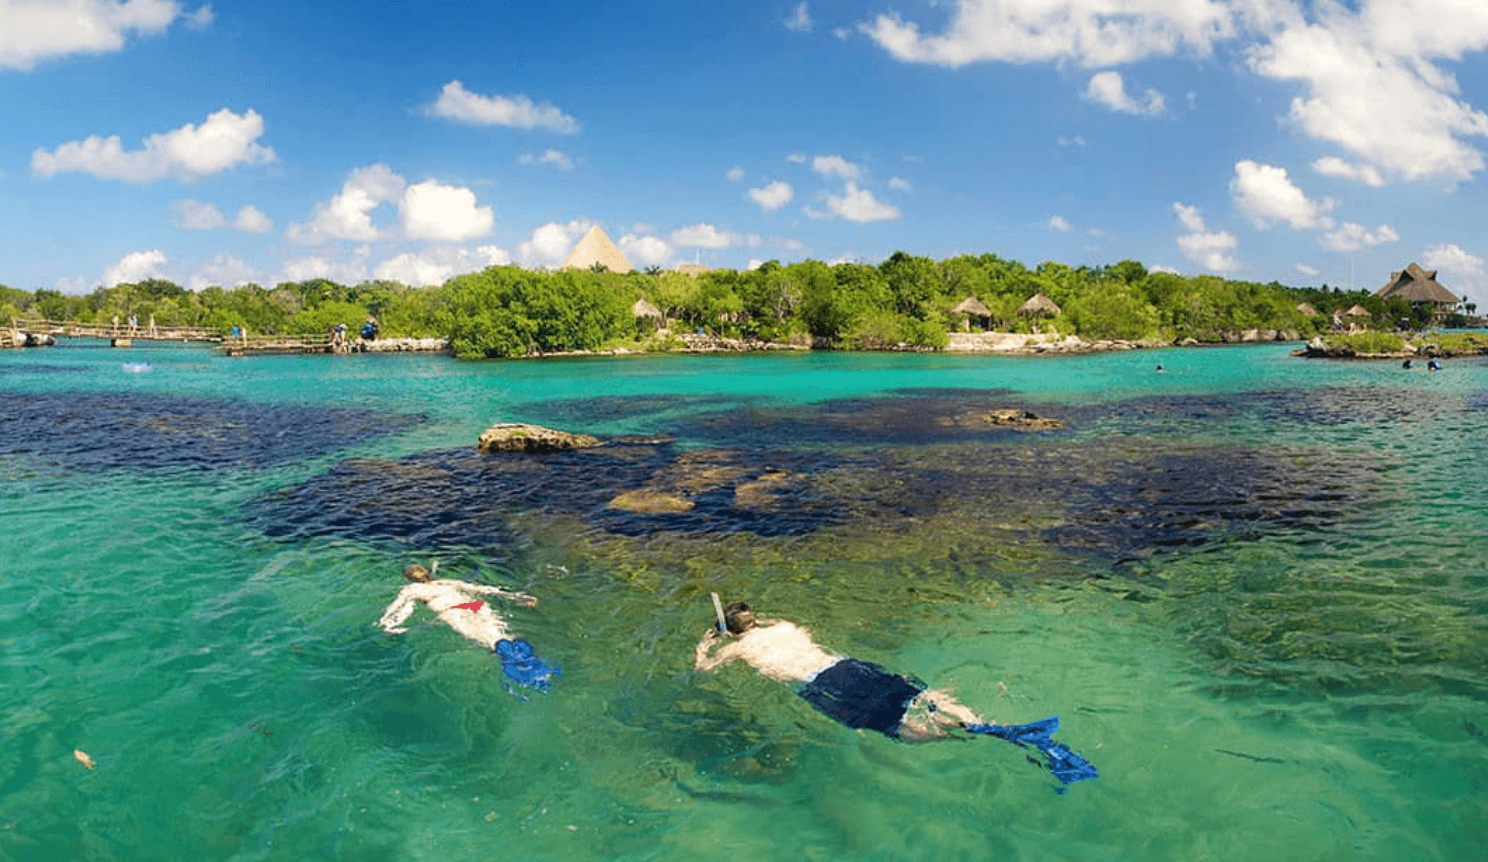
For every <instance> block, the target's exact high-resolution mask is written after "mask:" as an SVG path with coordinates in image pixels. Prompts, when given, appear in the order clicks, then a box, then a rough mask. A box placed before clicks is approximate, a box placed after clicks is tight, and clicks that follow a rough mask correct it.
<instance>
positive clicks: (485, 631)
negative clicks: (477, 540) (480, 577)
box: [377, 561, 557, 691]
mask: <svg viewBox="0 0 1488 862" xmlns="http://www.w3.org/2000/svg"><path fill="white" fill-rule="evenodd" d="M438 571H439V563H438V561H435V563H434V564H433V568H432V569H426V568H424V567H423V566H420V565H418V564H417V563H415V564H413V565H410V566H407V567H406V568H404V569H403V577H405V578H407V579H408V584H407V585H406V586H404V587H403V589H402V590H401V591H399V593H398V597H397V598H395V599H393V601H392V603H391V604H389V605H388V606H387V609H386V610H384V611H383V612H382V618H381V619H379V620H378V621H377V625H379V626H381V627H382V629H383V631H385V632H387V633H389V634H403V633H405V632H407V631H408V629H407V628H404V627H403V623H405V622H407V620H408V618H409V617H410V616H412V615H413V612H414V611H415V610H417V609H418V606H419V605H420V604H424V605H427V606H428V607H429V610H431V611H433V612H434V614H435V616H436V617H438V619H439V621H440V622H442V623H444V624H445V625H447V626H449V627H450V628H452V629H454V630H455V631H456V632H458V633H459V634H461V635H463V636H465V637H466V638H468V639H469V640H472V641H475V642H476V643H478V644H480V645H481V646H482V647H484V648H486V649H488V650H491V651H492V652H494V653H496V655H497V656H498V658H499V659H500V661H501V671H502V673H504V674H506V676H507V677H508V678H509V679H511V680H512V681H513V682H516V683H519V684H520V685H524V686H527V687H529V688H536V689H539V690H544V691H545V690H547V688H548V686H549V685H550V684H551V683H552V679H553V676H554V675H556V674H557V670H555V669H554V668H551V667H549V666H548V665H547V664H545V663H544V662H543V661H542V659H539V658H538V657H537V656H536V654H534V653H533V651H532V645H531V644H529V643H528V642H527V641H526V640H524V639H522V638H513V637H512V636H511V633H510V631H509V630H508V629H507V624H506V620H505V619H503V618H502V617H501V616H500V615H498V614H497V613H496V612H495V611H493V610H492V609H491V606H490V605H489V604H487V603H486V602H485V601H483V600H481V599H478V598H476V596H497V597H499V598H503V599H506V600H508V601H512V602H515V603H516V604H517V605H518V606H519V607H524V608H535V607H537V599H536V598H535V597H534V596H529V595H527V594H526V593H521V592H516V591H514V590H507V589H504V588H502V587H493V586H490V585H488V584H473V583H470V582H468V581H456V580H452V579H447V578H440V579H438V580H435V579H434V575H435V574H436V573H437V572H438Z"/></svg>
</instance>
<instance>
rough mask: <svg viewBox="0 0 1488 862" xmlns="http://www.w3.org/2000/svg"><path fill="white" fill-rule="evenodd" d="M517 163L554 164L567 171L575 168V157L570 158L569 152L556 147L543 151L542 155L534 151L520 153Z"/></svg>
mask: <svg viewBox="0 0 1488 862" xmlns="http://www.w3.org/2000/svg"><path fill="white" fill-rule="evenodd" d="M517 164H519V165H552V166H553V167H555V168H558V169H560V170H565V171H571V170H573V159H570V158H569V157H568V154H567V153H565V152H563V151H562V150H554V149H548V150H544V151H543V153H542V155H534V154H532V153H523V154H522V155H520V156H518V157H517Z"/></svg>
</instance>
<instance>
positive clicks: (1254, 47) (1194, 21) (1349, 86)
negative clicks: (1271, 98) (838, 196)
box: [859, 0, 1488, 184]
mask: <svg viewBox="0 0 1488 862" xmlns="http://www.w3.org/2000/svg"><path fill="white" fill-rule="evenodd" d="M925 5H927V6H929V7H932V8H933V7H936V6H947V5H952V4H949V3H934V2H932V3H929V4H925ZM953 6H954V12H953V13H952V15H951V16H950V18H949V21H948V22H944V23H937V24H934V25H931V24H921V23H918V22H915V21H910V20H906V19H905V18H904V17H903V16H902V15H901V14H899V13H894V12H889V13H884V14H879V15H877V16H876V17H874V18H873V19H872V20H871V21H868V22H865V23H863V24H861V25H859V30H860V31H861V32H863V33H865V34H867V35H868V36H869V37H870V38H871V39H872V40H873V41H875V42H876V43H877V44H878V45H879V46H880V47H881V48H883V49H884V50H885V51H886V52H888V53H889V55H890V56H892V57H894V58H895V59H898V60H900V61H902V62H906V63H928V64H935V65H940V66H946V67H957V66H963V65H966V64H968V63H976V62H1005V63H1035V62H1037V63H1050V64H1057V65H1061V66H1063V65H1067V64H1073V65H1077V66H1083V67H1086V68H1091V69H1111V68H1112V67H1116V66H1122V65H1126V64H1132V63H1136V62H1138V61H1141V60H1147V59H1153V58H1162V57H1173V56H1178V55H1192V56H1196V57H1199V58H1204V57H1208V56H1210V55H1211V54H1212V53H1213V51H1214V49H1215V47H1216V46H1217V45H1219V44H1221V43H1225V44H1227V45H1228V46H1230V48H1231V50H1232V52H1233V54H1235V55H1236V56H1239V57H1242V58H1243V60H1244V63H1245V68H1247V69H1249V71H1251V72H1253V73H1254V74H1256V75H1259V76H1261V77H1263V78H1267V79H1271V80H1274V81H1283V82H1287V83H1288V84H1290V85H1292V86H1294V87H1295V97H1294V98H1293V99H1292V102H1291V106H1290V120H1291V124H1292V128H1294V129H1295V130H1296V131H1299V132H1300V133H1302V134H1304V135H1306V136H1308V137H1311V138H1314V139H1317V140H1321V141H1327V142H1330V143H1332V144H1335V145H1336V146H1338V147H1340V148H1342V149H1343V150H1345V151H1347V152H1348V153H1349V154H1351V155H1352V156H1353V157H1354V159H1355V161H1356V162H1357V164H1355V165H1354V166H1353V167H1352V168H1350V170H1349V173H1348V176H1349V177H1350V178H1352V179H1356V180H1357V181H1360V182H1364V183H1366V184H1373V183H1374V181H1375V177H1374V176H1373V175H1371V174H1369V173H1367V172H1366V171H1365V170H1364V168H1371V169H1373V170H1374V171H1376V172H1377V174H1378V176H1379V179H1380V181H1383V179H1385V178H1401V179H1404V180H1408V181H1410V180H1421V179H1427V178H1434V177H1444V178H1447V179H1449V180H1452V181H1464V180H1466V179H1469V178H1471V177H1472V176H1473V175H1474V174H1476V173H1478V172H1479V171H1481V170H1482V169H1483V167H1484V158H1483V152H1482V149H1481V147H1482V144H1481V139H1482V138H1484V137H1488V114H1485V113H1484V112H1483V111H1482V110H1479V109H1478V108H1476V107H1474V106H1473V105H1472V104H1471V102H1470V101H1469V100H1468V98H1467V97H1466V95H1465V93H1466V92H1473V91H1472V90H1471V88H1465V87H1464V86H1463V85H1462V84H1461V83H1459V82H1458V80H1457V78H1456V76H1455V75H1454V74H1453V73H1452V71H1451V66H1450V65H1449V64H1457V63H1460V62H1461V61H1462V60H1463V58H1464V56H1465V55H1468V54H1472V53H1476V52H1481V51H1483V50H1484V49H1485V48H1488V3H1484V2H1480V0H1347V2H1344V0H955V2H954V4H953ZM928 14H931V15H936V14H939V13H936V12H931V13H928ZM1091 83H1092V85H1095V84H1096V83H1097V82H1096V81H1095V80H1092V82H1091ZM1110 83H1113V82H1108V84H1107V85H1106V86H1107V87H1108V88H1109V87H1110ZM1115 92H1116V91H1115V90H1114V89H1107V90H1102V89H1101V88H1100V87H1099V86H1096V87H1095V93H1093V94H1092V95H1093V96H1094V97H1100V96H1101V95H1102V94H1103V93H1105V94H1107V95H1114V94H1115ZM1190 98H1192V96H1190ZM1135 103H1136V104H1138V105H1141V104H1144V103H1143V102H1142V100H1136V102H1135ZM1145 104H1148V105H1150V104H1151V102H1150V101H1149V102H1146V103H1145ZM1386 118H1399V119H1401V120H1402V121H1404V118H1409V119H1408V122H1409V131H1408V132H1403V130H1402V127H1401V126H1400V125H1399V123H1396V122H1389V121H1387V120H1386ZM1339 167H1340V166H1339V165H1337V164H1332V165H1331V166H1330V168H1339Z"/></svg>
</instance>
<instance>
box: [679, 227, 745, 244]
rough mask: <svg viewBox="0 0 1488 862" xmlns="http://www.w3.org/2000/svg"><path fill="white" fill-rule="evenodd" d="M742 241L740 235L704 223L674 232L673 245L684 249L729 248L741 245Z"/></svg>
mask: <svg viewBox="0 0 1488 862" xmlns="http://www.w3.org/2000/svg"><path fill="white" fill-rule="evenodd" d="M741 241H742V237H740V236H739V235H738V234H734V233H729V232H728V231H721V230H719V229H718V228H716V227H714V226H713V225H711V224H707V223H704V222H699V223H698V224H695V225H690V226H688V227H682V228H677V229H676V230H674V231H672V245H675V246H682V247H684V248H728V247H729V246H731V245H739V244H740V243H741Z"/></svg>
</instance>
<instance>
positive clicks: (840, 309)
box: [0, 252, 1469, 359]
mask: <svg viewBox="0 0 1488 862" xmlns="http://www.w3.org/2000/svg"><path fill="white" fill-rule="evenodd" d="M1361 311H1362V313H1361ZM1351 312H1352V316H1350V313H1351ZM1364 314H1367V315H1368V316H1367V317H1364ZM1457 317H1460V320H1456V321H1453V320H1448V321H1446V323H1447V325H1453V324H1454V322H1455V324H1456V325H1464V324H1466V323H1468V322H1469V319H1468V318H1465V317H1461V316H1457ZM131 318H133V319H134V320H136V321H139V322H140V324H139V325H141V326H142V325H144V324H143V322H144V321H147V320H149V321H152V322H154V323H155V324H156V325H158V326H160V327H200V328H207V329H214V330H216V331H219V332H222V333H227V332H230V331H233V330H234V328H237V331H242V332H249V333H252V334H253V335H255V336H260V337H267V336H275V337H282V338H284V339H285V340H286V341H288V340H289V339H292V338H295V337H301V338H305V339H312V340H313V339H317V338H324V337H327V336H328V334H329V333H331V332H332V331H333V330H334V329H335V328H336V327H337V325H338V324H344V325H345V326H347V327H349V328H350V329H351V330H352V331H353V332H355V331H356V330H357V327H358V326H359V325H360V324H361V322H362V321H364V320H367V319H368V318H375V319H376V321H377V325H378V328H379V334H378V336H377V337H376V339H373V340H370V341H368V342H367V344H366V345H363V346H364V347H365V348H366V349H367V351H368V352H391V351H402V350H422V351H429V350H442V351H447V352H449V353H452V354H454V355H455V356H456V357H459V358H461V359H494V358H520V357H540V356H572V355H596V354H599V355H604V354H627V353H655V352H689V353H705V352H736V351H755V350H811V349H818V350H820V349H830V350H850V351H946V352H954V353H1000V354H1060V353H1090V352H1099V351H1111V350H1131V349H1140V348H1148V347H1160V346H1163V347H1165V346H1170V345H1202V344H1234V343H1257V342H1267V341H1309V344H1310V345H1311V344H1314V343H1317V339H1318V337H1319V336H1323V337H1325V338H1326V340H1325V341H1324V342H1323V344H1324V345H1325V346H1324V347H1323V348H1320V349H1319V351H1318V352H1311V350H1312V348H1311V347H1309V348H1308V350H1304V351H1302V353H1303V355H1328V356H1332V355H1339V356H1343V355H1347V356H1354V357H1365V356H1373V355H1375V351H1374V350H1372V349H1363V348H1362V347H1360V346H1358V345H1355V344H1354V342H1350V341H1347V340H1339V339H1348V338H1354V337H1356V336H1358V335H1361V333H1357V332H1355V333H1354V334H1353V335H1348V334H1343V335H1340V333H1339V330H1341V329H1344V328H1347V329H1349V330H1358V329H1359V328H1361V327H1363V328H1366V329H1367V327H1368V326H1370V325H1371V324H1372V323H1373V322H1374V321H1388V322H1389V323H1388V326H1389V327H1390V328H1392V329H1393V328H1398V327H1400V326H1401V325H1402V324H1405V325H1406V326H1408V327H1411V328H1425V327H1427V326H1428V325H1431V324H1433V323H1439V322H1441V321H1434V320H1433V319H1432V317H1431V312H1430V310H1429V309H1426V308H1421V307H1412V306H1411V305H1410V304H1409V303H1406V302H1405V301H1403V300H1400V299H1394V300H1390V301H1386V300H1382V299H1380V298H1379V297H1377V296H1375V295H1374V294H1372V293H1370V292H1368V291H1364V290H1355V291H1343V290H1340V289H1338V288H1330V287H1329V286H1327V285H1326V284H1325V285H1322V286H1320V287H1289V286H1285V285H1282V284H1280V283H1278V282H1271V283H1269V284H1260V283H1256V282H1246V281H1234V280H1229V279H1224V278H1220V277H1218V276H1213V275H1198V276H1183V275H1178V274H1176V273H1171V272H1165V271H1154V270H1148V269H1147V268H1146V267H1145V266H1144V265H1142V264H1141V263H1139V262H1137V261H1132V260H1124V261H1121V262H1120V263H1116V264H1112V265H1107V266H1097V267H1090V266H1080V267H1071V266H1068V265H1066V264H1062V263H1056V262H1052V261H1049V262H1045V263H1041V264H1039V265H1038V266H1037V267H1033V268H1029V267H1027V266H1025V265H1023V264H1021V263H1019V262H1017V261H1012V260H1005V259H1003V258H1000V257H998V256H997V255H995V254H982V255H961V256H958V257H953V258H949V259H946V260H942V261H936V260H932V259H931V258H928V257H920V256H915V255H910V254H906V253H904V252H896V253H895V254H893V255H891V256H890V257H888V258H887V259H885V260H884V261H883V262H881V263H879V264H877V265H869V264H864V263H837V264H831V265H829V264H826V263H823V262H821V261H816V260H806V261H801V262H798V263H791V264H785V265H782V264H780V263H779V262H777V261H769V262H767V263H765V264H763V265H761V266H759V267H758V268H756V269H752V270H747V271H734V270H710V271H707V272H702V273H689V272H678V271H670V272H663V271H661V270H660V269H659V268H656V267H653V268H651V269H649V270H647V271H644V272H630V273H625V274H620V273H614V272H610V271H608V270H606V269H604V268H603V267H601V266H596V267H595V268H593V269H589V270H560V271H557V272H549V271H543V270H526V269H521V268H519V267H516V266H493V267H489V268H487V269H484V270H482V271H479V272H472V273H466V274H463V275H457V276H454V277H453V278H450V279H449V280H448V281H446V282H445V283H444V284H442V285H437V286H432V287H409V286H407V285H403V284H401V283H398V282H393V281H369V282H363V283H361V284H357V285H342V284H338V283H336V282H333V281H330V280H329V279H310V280H307V281H299V282H283V283H280V284H278V285H276V286H274V287H272V288H266V287H262V286H260V285H257V284H245V285H240V286H237V287H232V288H223V287H220V286H209V287H205V288H202V289H201V290H194V291H193V290H187V289H186V288H184V287H182V286H180V285H177V284H175V283H174V282H171V281H167V280H164V279H146V280H144V281H139V282H133V283H123V284H118V285H114V286H112V287H98V288H96V289H95V290H94V291H93V292H92V293H91V294H87V295H72V294H63V293H61V292H59V291H56V290H49V289H44V288H43V289H38V290H36V291H24V290H19V289H16V288H11V287H6V286H4V285H0V320H5V321H11V320H31V319H45V320H64V321H72V322H78V323H86V324H94V325H98V326H106V325H111V324H112V325H119V324H118V321H125V320H129V319H131ZM1386 334H1388V333H1382V332H1375V331H1372V330H1371V331H1368V332H1366V333H1362V335H1368V336H1371V337H1372V336H1375V335H1386ZM1440 340H1441V339H1440V338H1438V339H1437V341H1438V342H1440ZM1335 344H1336V345H1338V346H1337V347H1333V346H1330V345H1335ZM1414 347H1415V345H1412V349H1414ZM1394 349H1397V350H1399V349H1405V348H1404V347H1397V348H1394ZM1438 349H1441V350H1457V349H1466V348H1465V347H1464V348H1457V347H1448V346H1446V345H1445V344H1442V345H1440V346H1439V348H1438ZM1347 350H1352V351H1353V352H1351V353H1348V352H1346V351H1347ZM1329 351H1334V352H1329ZM1379 355H1380V356H1381V358H1384V357H1386V356H1390V357H1393V356H1395V355H1397V354H1395V353H1394V352H1391V350H1389V349H1387V350H1385V351H1384V352H1382V353H1380V354H1379ZM1411 355H1418V354H1414V353H1413V354H1411Z"/></svg>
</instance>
